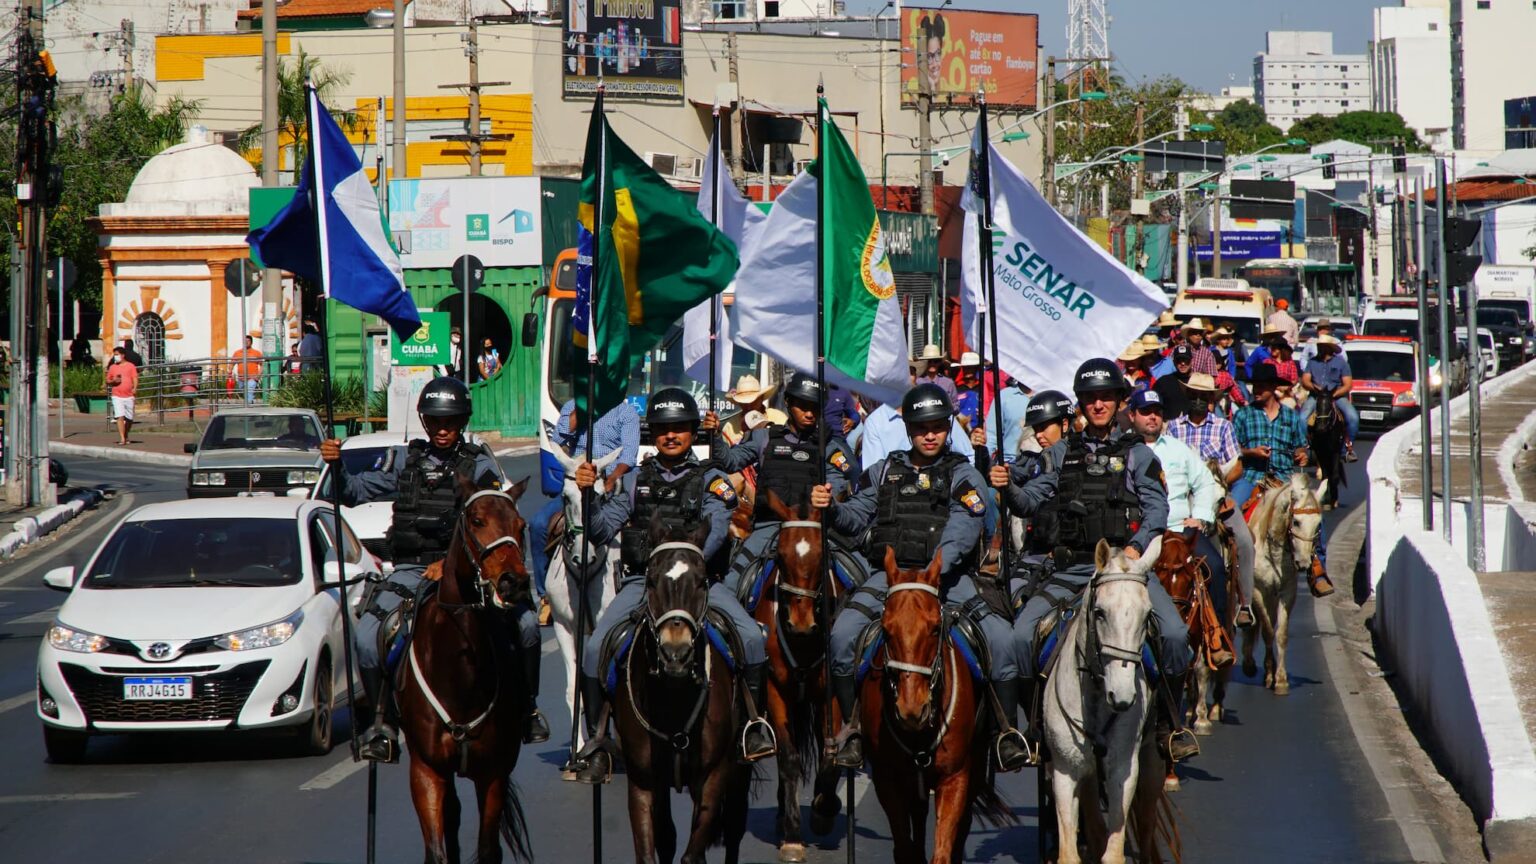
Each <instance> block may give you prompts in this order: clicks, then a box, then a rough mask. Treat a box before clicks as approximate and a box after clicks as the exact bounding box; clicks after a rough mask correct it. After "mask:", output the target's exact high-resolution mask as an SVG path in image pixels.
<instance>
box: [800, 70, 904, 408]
mask: <svg viewBox="0 0 1536 864" xmlns="http://www.w3.org/2000/svg"><path fill="white" fill-rule="evenodd" d="M817 107H818V109H819V112H820V115H821V141H820V146H821V158H820V160H818V161H819V162H820V163H821V164H817V165H815V166H813V167H812V170H813V171H815V172H816V174H817V179H818V180H819V181H820V202H819V205H818V208H819V210H820V215H819V218H818V219H817V221H818V223H819V224H820V230H821V244H822V255H821V262H822V263H821V291H822V301H823V302H824V303H825V304H826V315H825V318H824V321H825V325H824V326H825V329H824V331H823V332H824V338H825V340H826V341H825V345H826V351H827V363H829V364H830V365H832V366H834V367H836V368H837V369H838V370H839V371H841V372H842V373H843V374H845V375H847V376H848V377H849V378H851V379H853V380H854V381H862V382H867V383H869V384H872V385H875V386H877V387H879V388H883V389H886V390H894V391H896V392H898V393H899V392H904V390H905V389H906V386H907V381H908V378H907V340H906V328H905V326H904V324H903V321H902V316H901V301H900V300H899V299H898V298H897V297H896V277H895V275H894V274H893V273H892V272H891V260H890V257H889V256H888V255H887V254H886V248H885V235H884V233H883V232H881V230H880V218H879V214H877V213H876V212H875V202H874V199H872V198H870V195H869V181H868V180H866V179H865V177H864V170H863V169H862V168H860V167H859V159H858V157H857V156H855V155H854V152H853V148H851V147H849V146H848V142H847V141H846V140H845V139H844V138H843V134H842V133H841V132H839V131H838V128H837V124H836V123H834V122H832V112H831V110H830V109H828V108H827V102H826V100H825V99H821V100H818V105H817Z"/></svg>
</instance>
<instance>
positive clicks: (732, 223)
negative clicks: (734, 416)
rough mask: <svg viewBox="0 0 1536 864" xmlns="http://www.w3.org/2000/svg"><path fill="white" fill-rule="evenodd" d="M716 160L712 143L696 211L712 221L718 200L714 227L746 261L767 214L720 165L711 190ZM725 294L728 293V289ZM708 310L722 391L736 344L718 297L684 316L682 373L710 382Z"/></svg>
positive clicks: (716, 148)
mask: <svg viewBox="0 0 1536 864" xmlns="http://www.w3.org/2000/svg"><path fill="white" fill-rule="evenodd" d="M719 158H720V142H718V141H711V142H710V145H709V155H708V156H707V157H705V160H704V182H703V183H702V184H701V185H700V186H699V212H700V213H702V214H704V218H705V219H709V220H711V221H713V219H714V216H715V213H714V201H715V200H716V199H718V200H719V201H720V213H719V220H720V221H719V223H718V225H717V226H716V227H718V228H719V229H720V230H721V231H722V232H724V234H725V236H727V237H729V238H731V240H732V241H734V242H735V243H736V250H737V253H738V254H739V255H741V256H742V257H743V258H745V257H746V252H747V247H748V246H750V245H751V243H752V242H753V239H754V238H755V237H756V235H757V232H758V229H759V228H760V227H761V226H762V224H763V222H764V221H766V220H767V218H768V214H767V213H764V212H763V211H762V210H760V209H758V208H757V207H756V206H755V205H753V203H752V202H751V201H748V200H747V199H746V198H745V197H743V196H742V194H741V193H740V192H739V191H737V189H736V184H735V183H733V182H731V173H730V171H729V170H727V169H726V168H725V166H723V165H722V166H721V168H720V176H719V178H718V182H717V183H716V184H714V185H713V188H711V184H710V182H709V180H710V178H711V177H714V176H715V163H716V162H717V161H718V160H719ZM726 293H729V289H727V292H726ZM711 308H713V309H714V310H715V313H714V314H715V317H716V320H717V321H719V324H720V327H719V330H718V331H717V332H716V342H715V351H716V355H715V356H716V358H717V359H716V362H715V368H716V369H717V370H718V371H717V373H716V374H717V376H718V377H717V379H716V381H717V383H718V384H719V386H720V389H721V391H722V392H723V391H725V390H728V389H730V388H731V387H732V386H734V385H735V382H733V381H731V359H732V358H731V355H732V353H733V349H734V348H735V344H734V343H733V342H732V341H731V316H730V315H729V314H728V312H729V310H727V309H726V308H725V302H724V300H723V299H722V295H720V294H716V295H715V296H714V297H712V298H710V299H709V300H706V301H704V302H703V303H700V304H699V305H697V306H695V307H693V308H692V309H689V310H688V311H687V312H685V313H683V372H684V373H686V374H687V375H688V377H689V378H692V379H693V380H695V381H697V382H699V383H700V384H708V383H709V333H710V318H711ZM711 407H713V406H711Z"/></svg>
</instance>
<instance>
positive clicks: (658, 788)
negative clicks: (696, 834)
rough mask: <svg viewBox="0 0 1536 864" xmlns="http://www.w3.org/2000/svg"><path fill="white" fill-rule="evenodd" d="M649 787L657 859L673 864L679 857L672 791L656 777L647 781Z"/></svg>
mask: <svg viewBox="0 0 1536 864" xmlns="http://www.w3.org/2000/svg"><path fill="white" fill-rule="evenodd" d="M626 770H628V769H627V768H626ZM647 785H648V786H649V788H650V790H651V802H652V806H651V836H652V837H653V838H654V842H655V848H656V857H657V858H659V859H660V860H661V861H662V862H664V864H671V861H672V859H674V858H676V857H677V825H676V824H675V823H673V821H672V790H671V789H670V788H668V786H667V784H666V782H665V781H663V780H657V779H655V778H654V777H652V778H651V779H649V780H648V781H647Z"/></svg>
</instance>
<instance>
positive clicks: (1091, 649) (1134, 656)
mask: <svg viewBox="0 0 1536 864" xmlns="http://www.w3.org/2000/svg"><path fill="white" fill-rule="evenodd" d="M1110 582H1137V583H1140V584H1141V585H1143V586H1145V585H1146V584H1147V577H1146V576H1145V574H1143V575H1137V574H1135V573H1100V574H1095V575H1094V577H1093V582H1092V583H1090V585H1089V590H1088V609H1087V611H1088V620H1087V621H1085V622H1083V623H1084V626H1085V628H1086V629H1087V632H1088V636H1087V640H1088V645H1087V646H1086V651H1087V653H1088V654H1090V655H1092V656H1093V658H1094V659H1095V660H1096V661H1097V662H1094V663H1084V662H1082V660H1084V659H1086V658H1085V657H1084V656H1082V655H1079V657H1078V660H1079V662H1078V669H1079V670H1087V673H1088V674H1089V675H1090V676H1092V677H1093V678H1094V679H1095V680H1100V681H1102V680H1103V678H1104V667H1105V666H1107V665H1108V664H1109V663H1125V664H1128V665H1131V666H1140V665H1141V646H1140V645H1137V646H1135V647H1134V649H1130V648H1125V647H1123V646H1120V645H1110V644H1106V643H1105V642H1103V640H1101V639H1100V638H1099V627H1098V623H1097V622H1095V621H1094V620H1093V613H1094V610H1095V609H1097V608H1098V597H1099V586H1100V585H1104V584H1107V583H1110ZM1106 655H1107V656H1108V658H1109V659H1108V660H1106V659H1105V657H1106Z"/></svg>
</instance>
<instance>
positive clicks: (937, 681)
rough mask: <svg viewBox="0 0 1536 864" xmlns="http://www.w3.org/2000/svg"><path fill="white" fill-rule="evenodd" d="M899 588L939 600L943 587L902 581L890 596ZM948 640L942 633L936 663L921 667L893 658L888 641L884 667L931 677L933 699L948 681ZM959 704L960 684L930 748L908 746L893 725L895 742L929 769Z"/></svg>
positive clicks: (891, 707) (891, 708) (889, 704)
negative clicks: (946, 669) (946, 677)
mask: <svg viewBox="0 0 1536 864" xmlns="http://www.w3.org/2000/svg"><path fill="white" fill-rule="evenodd" d="M898 591H922V592H923V593H925V594H931V595H933V598H934V599H935V600H939V597H940V595H939V589H938V587H937V586H934V585H929V584H927V583H925V582H898V583H896V584H895V585H892V586H890V587H889V588H888V589H886V598H887V599H889V598H890V595H892V594H895V593H896V592H898ZM939 614H940V615H941V616H942V615H943V614H944V613H943V610H942V608H941V609H940V613H939ZM944 642H945V640H944V637H943V636H942V635H941V636H940V638H939V646H938V649H937V650H935V651H934V652H933V664H932V665H930V666H919V665H918V664H916V663H907V662H905V661H902V660H892V659H891V651H890V643H889V642H887V643H886V649H885V664H884V666H885V668H886V669H894V670H896V671H897V672H910V673H912V674H913V675H921V676H923V677H925V678H927V679H928V694H929V696H928V698H929V700H930V701H931V700H932V699H933V695H934V694H935V693H937V692H939V691H940V690H941V688H943V687H944V682H945V678H944ZM949 662H950V666H951V667H953V666H954V663H955V659H954V655H953V653H951V655H950V658H949ZM956 674H958V673H957V672H956V670H955V669H954V668H951V669H950V676H951V677H953V676H955V675H956ZM886 680H887V681H889V682H891V687H892V689H893V690H894V688H895V679H894V678H887V679H886ZM959 703H960V690H959V688H958V687H954V688H950V690H949V702H948V704H947V705H946V706H945V708H944V716H943V718H942V719H941V720H940V722H939V728H938V729H937V730H936V731H935V732H934V734H933V740H932V741H930V742H928V745H927V746H926V747H924V748H922V749H916V750H915V749H913V748H911V747H908V746H907V743H906V742H905V741H903V740H902V739H901V735H900V734H899V732H898V730H897V729H896V728H894V727H893V728H892V734H891V739H892V740H893V741H895V742H896V744H897V746H899V747H901V749H902V750H903V751H904V752H905V753H906V754H907V755H908V756H911V757H912V759H913V760H914V761H915V762H917V765H918V767H920V768H927V767H928V766H930V765H932V764H933V754H934V753H936V752H937V751H938V749H939V747H940V746H942V745H943V743H944V736H945V735H946V734H948V732H949V727H950V724H951V723H952V722H954V719H955V709H956V707H957V706H958V705H959ZM886 705H887V710H889V711H894V710H895V704H894V702H893V701H892V700H887V701H886Z"/></svg>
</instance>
